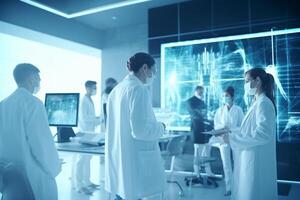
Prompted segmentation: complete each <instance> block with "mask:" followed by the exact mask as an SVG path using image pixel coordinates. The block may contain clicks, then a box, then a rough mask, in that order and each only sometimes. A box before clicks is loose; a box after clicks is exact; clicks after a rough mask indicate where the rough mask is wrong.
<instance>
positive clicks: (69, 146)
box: [55, 142, 104, 155]
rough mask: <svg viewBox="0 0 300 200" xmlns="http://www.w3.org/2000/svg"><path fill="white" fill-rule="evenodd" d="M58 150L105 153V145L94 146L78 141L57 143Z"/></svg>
mask: <svg viewBox="0 0 300 200" xmlns="http://www.w3.org/2000/svg"><path fill="white" fill-rule="evenodd" d="M55 146H56V149H57V150H58V151H65V152H76V153H87V154H93V155H95V154H96V155H104V146H92V145H85V144H80V143H78V142H64V143H55Z"/></svg>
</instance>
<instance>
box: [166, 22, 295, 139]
mask: <svg viewBox="0 0 300 200" xmlns="http://www.w3.org/2000/svg"><path fill="white" fill-rule="evenodd" d="M161 48H162V49H161V50H162V51H161V52H162V55H161V62H162V63H161V70H162V71H161V107H162V108H164V109H167V110H169V111H170V112H172V113H173V115H172V117H171V118H170V122H169V126H170V127H171V129H174V130H189V127H190V118H189V114H188V111H187V108H186V100H187V99H188V98H189V97H191V96H192V95H193V94H194V88H195V87H196V86H197V85H202V86H204V101H205V102H206V104H207V106H208V114H207V118H208V119H210V120H213V117H214V114H215V111H216V110H217V108H218V107H219V106H220V105H222V98H221V97H222V94H223V90H224V89H225V88H226V87H227V86H229V85H231V86H233V87H234V88H235V103H236V104H237V105H239V106H241V107H242V108H243V110H244V112H246V111H247V109H248V107H249V106H250V102H251V97H249V96H246V95H245V94H244V73H245V72H246V71H247V70H249V69H251V68H253V67H263V68H265V69H266V70H267V71H268V72H269V73H271V74H272V75H273V76H274V78H275V81H276V86H277V87H276V109H277V139H278V141H280V142H300V28H298V29H288V30H280V31H270V32H262V33H254V34H246V35H238V36H227V37H220V38H211V39H202V40H194V41H185V42H177V43H169V44H163V45H162V47H161Z"/></svg>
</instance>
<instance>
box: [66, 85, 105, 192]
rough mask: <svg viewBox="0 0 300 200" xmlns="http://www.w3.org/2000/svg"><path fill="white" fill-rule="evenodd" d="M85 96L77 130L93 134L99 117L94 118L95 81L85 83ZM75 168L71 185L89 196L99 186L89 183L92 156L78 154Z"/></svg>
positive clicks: (82, 100)
mask: <svg viewBox="0 0 300 200" xmlns="http://www.w3.org/2000/svg"><path fill="white" fill-rule="evenodd" d="M85 89H86V94H85V95H84V96H83V97H82V99H81V102H80V106H79V116H78V117H79V120H78V128H79V131H80V132H90V133H91V132H95V128H96V126H97V125H100V123H101V119H100V117H96V114H95V106H94V102H93V100H92V96H94V95H96V94H97V83H96V81H86V82H85ZM77 157H78V158H77V161H76V166H75V169H73V172H74V174H73V177H72V184H73V187H75V188H76V190H77V191H78V192H83V193H86V194H91V193H92V190H93V189H95V188H97V187H98V186H99V185H97V184H94V183H92V182H91V181H90V167H91V166H90V161H91V159H92V155H84V154H79V155H78V156H77Z"/></svg>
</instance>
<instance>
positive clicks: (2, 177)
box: [0, 161, 35, 200]
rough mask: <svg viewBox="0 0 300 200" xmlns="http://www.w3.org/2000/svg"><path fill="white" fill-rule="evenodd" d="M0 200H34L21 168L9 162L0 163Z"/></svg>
mask: <svg viewBox="0 0 300 200" xmlns="http://www.w3.org/2000/svg"><path fill="white" fill-rule="evenodd" d="M0 193H2V199H1V200H24V199H26V200H34V199H35V198H34V195H33V192H32V189H31V185H30V183H29V181H28V179H27V176H26V175H25V173H23V170H21V168H19V167H17V166H15V165H14V164H13V163H11V162H5V161H0Z"/></svg>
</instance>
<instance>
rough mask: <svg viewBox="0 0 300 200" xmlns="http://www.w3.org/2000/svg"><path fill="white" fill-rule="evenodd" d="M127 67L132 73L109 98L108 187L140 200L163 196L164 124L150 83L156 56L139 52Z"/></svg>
mask: <svg viewBox="0 0 300 200" xmlns="http://www.w3.org/2000/svg"><path fill="white" fill-rule="evenodd" d="M127 68H128V70H129V72H130V73H129V75H127V76H126V77H125V78H124V79H123V81H121V82H120V83H119V84H118V85H117V86H116V87H115V88H114V89H113V91H112V92H111V93H110V95H109V98H108V105H107V131H106V140H105V171H106V173H105V189H106V190H107V191H108V192H110V193H111V194H116V195H118V199H126V200H137V199H141V198H144V197H148V196H152V195H157V196H159V195H160V194H162V193H163V191H164V189H165V183H166V181H165V174H164V168H163V160H162V158H161V154H160V149H159V146H158V139H159V138H160V137H161V136H162V134H163V132H164V126H163V124H162V123H159V122H157V121H156V118H155V116H154V113H153V110H152V104H151V98H150V95H149V91H148V88H147V85H146V84H150V83H151V80H152V79H153V78H154V74H155V71H156V70H155V66H154V59H153V58H152V57H151V56H150V55H149V54H146V53H136V54H135V55H134V56H132V57H131V58H130V59H129V61H128V63H127ZM157 198H159V197H157Z"/></svg>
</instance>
